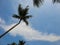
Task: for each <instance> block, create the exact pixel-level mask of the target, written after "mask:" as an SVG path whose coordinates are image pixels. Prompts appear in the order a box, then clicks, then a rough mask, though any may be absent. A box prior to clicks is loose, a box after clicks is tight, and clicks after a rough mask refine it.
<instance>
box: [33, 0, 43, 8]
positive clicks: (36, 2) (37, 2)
mask: <svg viewBox="0 0 60 45" xmlns="http://www.w3.org/2000/svg"><path fill="white" fill-rule="evenodd" d="M43 1H44V0H33V5H34V6H37V7H39V6H40V5H41V4H42V3H43Z"/></svg>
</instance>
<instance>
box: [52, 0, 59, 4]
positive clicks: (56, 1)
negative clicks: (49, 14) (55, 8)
mask: <svg viewBox="0 0 60 45" xmlns="http://www.w3.org/2000/svg"><path fill="white" fill-rule="evenodd" d="M52 2H53V3H60V0H52Z"/></svg>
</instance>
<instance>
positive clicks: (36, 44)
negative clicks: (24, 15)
mask: <svg viewBox="0 0 60 45" xmlns="http://www.w3.org/2000/svg"><path fill="white" fill-rule="evenodd" d="M19 4H22V7H26V6H27V5H29V6H30V7H29V8H30V9H29V14H31V15H32V16H33V17H32V18H30V19H29V20H28V21H29V26H26V25H25V23H24V22H23V21H22V22H21V24H20V25H18V26H17V27H16V28H14V29H13V30H12V31H10V32H9V33H8V34H7V35H5V36H4V37H3V38H1V39H0V45H7V44H10V43H12V42H17V43H18V41H19V40H25V41H26V44H28V45H60V4H59V3H58V4H53V3H52V2H51V0H50V1H49V0H46V1H45V2H44V4H43V5H42V6H41V7H39V8H37V7H34V6H33V3H32V0H26V1H24V0H0V35H1V34H3V33H4V32H5V31H7V30H8V29H9V28H10V27H12V26H13V25H15V24H16V23H18V20H17V19H14V18H12V15H13V14H18V12H17V9H18V5H19Z"/></svg>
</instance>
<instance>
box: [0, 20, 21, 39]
mask: <svg viewBox="0 0 60 45" xmlns="http://www.w3.org/2000/svg"><path fill="white" fill-rule="evenodd" d="M20 22H21V21H19V22H18V23H17V24H16V25H14V26H13V27H12V28H10V29H9V30H8V31H6V32H5V33H3V34H2V35H0V38H2V37H3V36H4V35H6V34H7V33H8V32H9V31H11V30H12V29H13V28H15V27H16V26H17V25H19V24H20Z"/></svg>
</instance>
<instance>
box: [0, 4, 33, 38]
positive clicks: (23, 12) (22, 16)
mask: <svg viewBox="0 0 60 45" xmlns="http://www.w3.org/2000/svg"><path fill="white" fill-rule="evenodd" d="M28 10H29V8H28V6H26V8H24V9H23V8H22V7H21V4H20V5H19V7H18V15H16V14H14V15H13V17H14V18H17V19H19V22H18V23H17V24H16V25H14V26H13V27H12V28H10V29H9V30H8V31H6V32H5V33H3V34H2V35H1V36H0V38H1V37H3V36H4V35H5V34H7V33H8V32H9V31H11V30H12V29H13V28H15V27H16V26H17V25H19V24H20V22H21V21H22V20H23V21H24V22H25V23H26V25H28V21H27V19H28V18H30V17H32V16H31V15H27V14H28Z"/></svg>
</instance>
